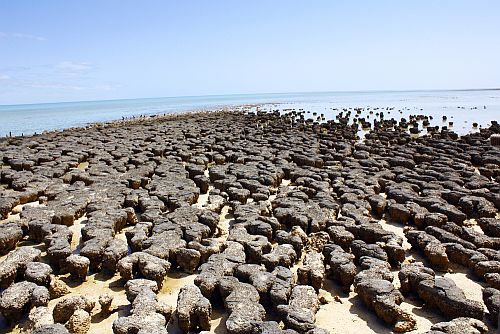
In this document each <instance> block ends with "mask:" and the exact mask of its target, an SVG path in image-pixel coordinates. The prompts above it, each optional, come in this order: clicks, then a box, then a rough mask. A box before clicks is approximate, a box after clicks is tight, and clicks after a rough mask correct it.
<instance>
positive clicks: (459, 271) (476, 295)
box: [444, 263, 488, 311]
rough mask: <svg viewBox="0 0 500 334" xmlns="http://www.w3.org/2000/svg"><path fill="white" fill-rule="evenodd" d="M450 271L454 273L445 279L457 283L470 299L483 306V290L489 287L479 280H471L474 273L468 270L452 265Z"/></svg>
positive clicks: (445, 275) (447, 275) (448, 274)
mask: <svg viewBox="0 0 500 334" xmlns="http://www.w3.org/2000/svg"><path fill="white" fill-rule="evenodd" d="M450 269H451V271H452V272H450V273H446V274H444V277H447V278H449V279H451V280H452V281H453V282H455V284H456V285H457V286H458V287H459V288H460V289H462V291H463V292H464V294H465V296H466V297H467V298H468V299H472V300H476V301H478V302H480V303H481V304H483V291H482V290H483V289H484V288H487V287H488V285H487V284H485V283H482V282H480V281H479V280H478V281H474V280H472V279H470V278H469V277H470V276H471V275H472V272H471V271H470V270H469V269H468V268H465V267H462V266H460V265H458V264H455V263H451V264H450ZM483 306H484V304H483ZM484 310H485V311H486V306H484Z"/></svg>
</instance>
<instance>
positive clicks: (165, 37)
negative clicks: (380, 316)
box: [0, 0, 500, 104]
mask: <svg viewBox="0 0 500 334" xmlns="http://www.w3.org/2000/svg"><path fill="white" fill-rule="evenodd" d="M499 13H500V1H498V0H491V1H488V0H478V1H473V0H469V1H463V0H441V1H435V0H418V1H417V0H413V1H401V0H399V1H385V0H379V1H368V0H367V1H347V0H346V1H305V0H304V1H290V0H288V1H281V0H273V1H269V0H265V1H264V0H252V1H234V0H233V1H217V0H211V1H202V0H199V1H196V0H192V1H148V0H145V1H127V0H119V1H118V0H116V1H112V0H108V1H92V0H87V1H83V0H80V1H77V0H75V1H62V0H61V1H57V0H50V1H49V0H46V1H35V0H33V1H25V0H15V1H11V0H0V104H16V103H36V102H57V101H78V100H99V99H116V98H136V97H161V96H180V95H207V94H237V93H267V92H297V91H338V90H341V91H348V90H406V89H457V88H458V89H460V88H486V87H500V60H499V59H500V20H499V19H498V14H499Z"/></svg>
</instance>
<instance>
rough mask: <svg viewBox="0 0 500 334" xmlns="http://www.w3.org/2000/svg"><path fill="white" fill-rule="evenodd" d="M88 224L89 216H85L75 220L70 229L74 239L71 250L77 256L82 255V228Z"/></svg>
mask: <svg viewBox="0 0 500 334" xmlns="http://www.w3.org/2000/svg"><path fill="white" fill-rule="evenodd" d="M86 222H87V215H86V214H85V215H83V216H82V217H80V218H78V219H77V220H75V222H74V223H73V225H71V226H69V227H68V229H69V230H70V231H71V232H73V238H72V239H71V250H72V251H73V252H74V253H75V254H79V253H80V238H81V236H82V227H84V226H85V223H86Z"/></svg>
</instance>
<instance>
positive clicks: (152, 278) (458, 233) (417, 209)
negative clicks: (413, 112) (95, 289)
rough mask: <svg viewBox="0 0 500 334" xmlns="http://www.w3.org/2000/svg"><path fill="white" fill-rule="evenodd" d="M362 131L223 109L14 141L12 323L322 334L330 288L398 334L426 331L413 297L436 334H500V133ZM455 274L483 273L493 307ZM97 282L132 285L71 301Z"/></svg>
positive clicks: (8, 261) (8, 213)
mask: <svg viewBox="0 0 500 334" xmlns="http://www.w3.org/2000/svg"><path fill="white" fill-rule="evenodd" d="M357 126H358V125H357V124H348V123H347V122H334V121H328V122H324V123H321V124H320V123H317V122H312V121H303V117H299V114H297V113H290V114H286V115H280V114H278V113H260V112H259V113H257V114H255V113H245V112H218V113H200V114H193V115H183V116H176V117H166V118H158V117H157V118H152V119H150V120H142V121H138V122H135V123H120V124H116V123H115V124H107V125H102V126H94V127H90V128H86V129H69V130H65V131H61V132H53V133H46V134H43V135H39V136H33V137H25V138H11V139H7V140H4V141H3V142H1V143H0V160H1V161H2V162H3V166H2V169H1V170H0V173H1V174H0V176H1V183H2V188H0V189H1V190H0V215H1V219H3V221H2V222H1V223H0V254H1V255H2V261H1V263H0V289H1V295H0V312H1V313H2V315H3V317H4V320H3V321H7V322H10V323H11V326H15V325H16V324H18V323H19V324H20V326H21V327H22V328H23V329H26V330H28V331H32V332H33V333H68V332H70V333H86V332H87V331H88V330H89V329H91V327H92V326H93V325H94V324H93V322H94V321H93V320H94V318H95V319H99V317H101V318H106V317H109V316H115V317H116V320H114V322H113V324H112V328H108V331H109V332H111V331H113V332H114V333H116V334H130V333H134V334H135V333H148V334H151V333H167V332H168V329H167V328H174V327H176V328H177V329H176V330H181V331H183V332H186V333H187V332H188V331H191V330H207V331H208V330H213V329H214V328H213V326H211V323H212V320H213V318H214V314H213V312H214V310H215V309H218V310H221V309H223V312H224V313H225V317H224V320H223V322H224V323H223V324H222V326H223V327H224V328H225V329H226V330H227V332H228V333H232V334H254V333H255V334H257V333H269V334H270V333H288V334H292V333H308V334H320V333H328V329H327V328H321V327H322V326H321V324H318V323H317V321H316V313H317V312H318V310H319V309H320V307H321V304H322V303H325V302H326V303H328V302H332V303H334V302H335V301H332V300H330V301H328V300H326V301H325V299H324V298H320V296H321V291H324V290H323V283H324V282H325V280H332V281H333V282H334V284H336V285H338V286H339V287H341V288H342V289H343V290H344V291H347V292H349V291H354V292H355V293H356V294H357V297H356V298H359V299H360V300H362V302H363V303H364V305H365V306H366V308H367V309H368V310H370V311H371V312H374V313H375V314H376V315H377V316H378V317H379V318H380V321H381V322H383V323H385V324H386V325H387V326H389V328H392V329H393V330H395V331H398V332H404V331H411V330H414V329H415V328H416V327H417V322H416V319H415V317H414V315H413V314H412V313H411V312H408V311H405V310H404V309H403V308H402V307H401V303H402V302H403V301H404V299H405V298H413V299H414V300H418V301H420V302H421V303H422V304H423V305H424V307H425V308H428V309H430V310H432V312H435V313H436V314H439V315H440V317H443V318H447V319H448V321H447V322H441V323H437V324H435V325H434V326H433V327H432V329H431V331H430V332H428V333H436V334H437V333H485V332H487V331H488V327H487V325H489V326H492V327H494V326H497V325H498V316H499V315H498V314H499V307H500V291H499V290H498V289H500V251H499V250H500V220H499V215H498V208H499V207H500V184H499V181H500V169H499V166H500V149H499V148H498V147H495V146H492V145H491V143H492V142H491V141H490V139H489V138H490V137H491V135H493V134H498V133H500V126H499V125H498V124H497V123H496V122H493V125H492V126H491V127H490V128H488V129H482V130H481V131H480V132H478V133H474V134H469V135H466V136H462V137H458V136H457V135H456V134H454V133H453V132H450V131H448V130H446V129H444V130H442V131H441V132H437V131H434V132H431V133H430V134H429V135H426V136H421V137H417V138H416V137H414V136H411V135H410V134H409V133H407V132H406V130H407V128H406V127H405V126H401V127H400V126H398V124H397V122H396V123H394V122H383V121H382V122H377V123H376V124H375V127H374V129H373V130H372V131H371V132H370V133H369V134H368V135H367V136H366V139H365V140H363V141H360V140H359V138H358V137H357ZM33 203H35V204H37V205H33ZM20 208H22V210H21V209H20ZM18 211H20V212H18ZM221 213H222V214H221ZM226 215H227V216H230V217H231V220H230V221H229V223H227V221H225V220H224V217H225V216H226ZM16 218H17V219H16ZM383 221H388V222H390V223H391V224H396V225H398V224H399V225H398V226H401V227H403V226H406V227H405V229H404V234H396V233H394V232H391V231H389V230H388V229H385V228H384V226H383V225H384V223H383ZM75 224H79V225H78V228H76V229H75V226H77V225H75ZM407 242H409V245H411V247H410V246H409V245H408V243H407ZM405 244H406V246H405ZM412 255H415V256H417V255H418V256H419V258H420V259H421V260H422V262H415V261H412V260H411V259H412V257H411V256H412ZM450 266H462V267H466V268H469V269H470V275H471V277H472V279H474V280H476V281H477V282H480V283H481V285H483V286H484V287H485V288H484V291H483V298H484V301H483V302H480V301H477V300H471V299H468V298H467V297H466V294H465V293H464V291H463V290H461V289H460V288H459V287H458V286H457V285H456V284H455V283H454V281H453V280H451V279H450V278H447V277H444V273H445V272H446V271H447V270H449V269H450ZM179 271H182V272H185V273H189V274H192V275H196V278H195V279H194V281H193V284H189V285H185V286H183V287H182V288H181V289H180V292H179V293H178V297H177V303H176V305H174V307H172V306H171V305H168V304H166V303H165V302H164V301H162V298H160V295H161V293H162V292H161V291H162V287H164V286H165V285H166V284H168V282H169V280H170V279H171V278H170V277H169V274H171V273H172V272H179ZM96 273H98V274H99V275H101V277H114V276H119V279H118V281H117V283H116V284H115V285H113V286H110V287H109V289H110V291H109V293H103V294H101V295H100V296H99V297H98V298H94V297H93V296H91V295H86V294H78V293H74V292H72V289H73V288H75V287H78V286H80V285H85V284H86V281H88V280H89V277H90V276H91V275H95V274H96ZM396 276H397V279H396ZM68 285H69V286H68ZM113 291H125V293H126V298H127V300H128V302H129V306H128V307H127V308H126V309H123V308H117V307H116V306H115V305H113V304H114V303H113V295H114V294H113ZM97 315H99V317H97ZM331 317H335V314H332V315H331ZM169 326H170V327H169ZM172 326H174V327H172ZM211 327H212V328H211Z"/></svg>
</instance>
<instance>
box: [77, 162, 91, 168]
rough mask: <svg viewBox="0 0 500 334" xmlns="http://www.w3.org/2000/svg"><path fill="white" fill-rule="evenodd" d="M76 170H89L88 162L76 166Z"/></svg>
mask: <svg viewBox="0 0 500 334" xmlns="http://www.w3.org/2000/svg"><path fill="white" fill-rule="evenodd" d="M76 168H78V169H80V170H86V169H87V168H89V162H88V161H85V162H80V163H79V164H78V166H76Z"/></svg>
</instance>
